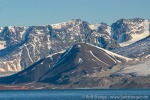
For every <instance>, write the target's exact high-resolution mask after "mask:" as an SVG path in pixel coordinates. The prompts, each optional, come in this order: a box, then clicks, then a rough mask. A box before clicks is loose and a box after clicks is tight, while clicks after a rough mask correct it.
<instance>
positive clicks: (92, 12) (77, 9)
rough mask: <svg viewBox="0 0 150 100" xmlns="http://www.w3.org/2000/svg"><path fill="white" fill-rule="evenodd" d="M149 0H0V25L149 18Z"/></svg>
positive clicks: (98, 21)
mask: <svg viewBox="0 0 150 100" xmlns="http://www.w3.org/2000/svg"><path fill="white" fill-rule="evenodd" d="M149 5H150V0H0V26H29V25H45V24H53V23H59V22H63V21H67V20H70V19H82V20H85V21H88V22H89V23H100V22H105V23H108V24H109V25H111V24H112V23H113V22H115V21H117V20H118V19H121V18H128V19H129V18H145V19H150V6H149Z"/></svg>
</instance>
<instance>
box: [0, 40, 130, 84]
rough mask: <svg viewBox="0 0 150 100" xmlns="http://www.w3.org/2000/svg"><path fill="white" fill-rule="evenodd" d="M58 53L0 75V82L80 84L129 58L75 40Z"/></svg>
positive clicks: (102, 75)
mask: <svg viewBox="0 0 150 100" xmlns="http://www.w3.org/2000/svg"><path fill="white" fill-rule="evenodd" d="M60 54H61V53H58V54H54V55H52V56H49V57H46V58H44V59H41V60H39V61H38V62H36V63H34V64H33V65H31V66H29V67H28V68H26V69H24V70H23V71H21V72H19V73H16V74H14V75H11V76H8V77H3V78H0V83H1V84H12V85H13V84H29V83H30V84H31V83H37V82H39V83H48V84H54V85H59V84H62V85H63V84H68V85H73V84H82V82H83V81H84V79H90V78H93V77H98V78H100V77H104V75H106V76H107V74H103V73H104V72H107V73H108V76H109V74H110V73H111V72H110V73H109V71H112V72H113V71H114V72H115V71H116V70H117V69H114V68H113V67H114V66H116V65H117V64H120V63H126V62H131V61H132V59H130V58H126V57H123V56H120V55H118V54H115V53H113V52H110V51H108V50H105V49H102V48H98V47H95V46H93V45H90V44H85V43H79V44H76V45H74V46H73V47H71V48H70V49H68V50H67V51H66V52H64V53H63V54H61V55H60ZM99 74H100V75H99ZM85 82H86V81H85Z"/></svg>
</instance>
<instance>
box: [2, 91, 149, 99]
mask: <svg viewBox="0 0 150 100" xmlns="http://www.w3.org/2000/svg"><path fill="white" fill-rule="evenodd" d="M0 100H150V90H146V89H145V90H97V89H92V90H90V89H84V90H35V91H33V90H27V91H0Z"/></svg>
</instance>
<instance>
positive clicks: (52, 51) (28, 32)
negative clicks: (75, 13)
mask: <svg viewBox="0 0 150 100" xmlns="http://www.w3.org/2000/svg"><path fill="white" fill-rule="evenodd" d="M149 45H150V21H149V20H146V19H141V18H134V19H120V20H118V21H116V22H115V23H113V24H112V25H111V26H109V25H107V24H106V23H99V24H90V23H88V22H86V21H82V20H80V19H73V20H70V21H67V22H62V23H58V24H51V25H44V26H9V27H0V75H1V77H0V89H4V90H5V89H72V88H73V89H80V88H98V89H99V88H149V87H150V69H149V68H150V46H149Z"/></svg>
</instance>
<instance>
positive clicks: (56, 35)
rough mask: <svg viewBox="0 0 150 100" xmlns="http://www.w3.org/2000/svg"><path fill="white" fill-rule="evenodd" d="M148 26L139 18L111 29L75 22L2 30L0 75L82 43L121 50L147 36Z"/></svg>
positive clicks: (3, 28) (118, 22)
mask: <svg viewBox="0 0 150 100" xmlns="http://www.w3.org/2000/svg"><path fill="white" fill-rule="evenodd" d="M148 25H149V21H148V20H145V19H139V18H138V19H121V20H118V21H117V22H116V23H114V24H112V25H111V26H108V25H107V24H106V23H99V24H90V23H88V22H86V21H82V20H80V19H73V20H70V21H67V22H62V23H58V24H51V25H43V26H18V27H16V26H9V27H0V72H7V71H10V72H13V71H20V70H22V69H24V68H26V67H28V66H30V65H32V64H33V63H34V62H37V61H38V60H39V59H42V58H44V57H46V56H49V55H51V54H54V53H57V52H60V51H63V50H66V49H68V48H69V47H70V46H72V45H74V44H76V43H79V42H84V43H89V44H92V45H95V46H99V47H102V48H104V49H108V50H112V49H115V48H119V47H120V45H121V46H125V45H126V44H131V43H134V42H136V41H138V40H140V39H143V38H145V37H147V36H148V35H149V30H148V28H149V26H148ZM119 43H120V44H119Z"/></svg>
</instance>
